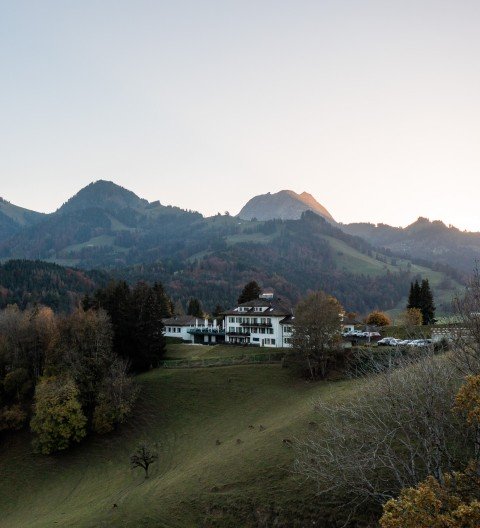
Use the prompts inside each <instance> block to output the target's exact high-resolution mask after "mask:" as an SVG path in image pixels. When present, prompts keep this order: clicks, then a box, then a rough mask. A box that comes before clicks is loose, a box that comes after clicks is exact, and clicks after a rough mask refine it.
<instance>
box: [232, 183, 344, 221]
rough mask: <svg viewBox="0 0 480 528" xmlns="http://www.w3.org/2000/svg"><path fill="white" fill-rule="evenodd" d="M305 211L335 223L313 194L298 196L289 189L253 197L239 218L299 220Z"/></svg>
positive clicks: (304, 193)
mask: <svg viewBox="0 0 480 528" xmlns="http://www.w3.org/2000/svg"><path fill="white" fill-rule="evenodd" d="M305 211H313V212H314V213H317V214H318V215H320V216H322V217H323V218H325V219H327V220H329V221H331V222H334V221H335V220H334V219H333V217H332V215H331V214H330V213H329V212H328V211H327V209H326V208H325V207H324V206H323V205H321V204H320V203H318V202H317V200H316V199H315V198H314V197H313V196H312V195H311V194H309V193H307V192H305V191H304V192H302V194H297V193H296V192H295V191H291V190H289V189H284V190H282V191H279V192H277V193H273V194H272V193H267V194H261V195H258V196H255V197H253V198H252V199H251V200H249V201H248V202H247V203H246V204H245V205H244V206H243V208H242V210H241V211H240V212H239V213H238V217H239V218H242V219H243V220H252V219H253V218H256V219H257V220H263V221H264V220H273V219H276V218H278V219H281V220H298V219H299V218H300V217H301V216H302V213H304V212H305Z"/></svg>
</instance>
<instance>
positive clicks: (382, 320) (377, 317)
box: [365, 310, 392, 326]
mask: <svg viewBox="0 0 480 528" xmlns="http://www.w3.org/2000/svg"><path fill="white" fill-rule="evenodd" d="M365 322H366V323H367V324H368V325H374V326H389V325H391V324H392V321H391V319H390V317H388V315H387V314H386V313H385V312H380V311H378V310H375V311H373V312H371V313H370V314H368V316H367V318H366V320H365Z"/></svg>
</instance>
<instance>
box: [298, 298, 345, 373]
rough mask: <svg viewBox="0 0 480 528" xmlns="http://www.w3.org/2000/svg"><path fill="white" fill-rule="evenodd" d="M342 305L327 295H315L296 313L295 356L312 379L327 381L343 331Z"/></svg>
mask: <svg viewBox="0 0 480 528" xmlns="http://www.w3.org/2000/svg"><path fill="white" fill-rule="evenodd" d="M342 313H343V309H342V306H341V304H340V303H339V302H338V301H337V299H335V298H334V297H332V296H331V295H327V294H326V293H324V292H316V293H312V294H311V295H309V296H308V297H306V298H305V299H304V300H302V301H300V303H299V304H298V305H297V307H296V309H295V325H294V327H293V338H292V353H293V354H294V355H296V356H297V357H299V358H301V360H302V361H303V362H304V363H305V365H306V367H307V369H308V373H309V376H310V378H311V379H316V378H318V377H320V378H324V377H325V376H326V374H327V371H328V368H329V366H330V364H331V362H332V360H333V358H334V355H335V351H336V347H337V346H338V343H339V341H340V336H341V330H342Z"/></svg>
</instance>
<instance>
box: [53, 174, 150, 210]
mask: <svg viewBox="0 0 480 528" xmlns="http://www.w3.org/2000/svg"><path fill="white" fill-rule="evenodd" d="M157 205H160V203H159V202H158V203H157ZM148 206H149V203H148V201H147V200H145V199H143V198H139V197H138V196H137V195H136V194H135V193H134V192H132V191H129V190H128V189H125V188H124V187H121V186H120V185H117V184H115V183H113V182H111V181H105V180H98V181H96V182H93V183H90V184H89V185H87V186H86V187H84V188H83V189H81V190H80V191H79V192H78V193H77V194H76V195H75V196H73V197H72V198H70V199H69V200H68V201H67V202H66V203H64V204H63V205H62V206H61V207H60V209H58V211H57V212H59V213H70V212H73V211H79V210H82V209H92V208H100V209H104V210H106V211H111V212H115V211H118V210H119V209H120V210H121V209H134V210H137V211H142V210H144V209H145V208H146V207H148Z"/></svg>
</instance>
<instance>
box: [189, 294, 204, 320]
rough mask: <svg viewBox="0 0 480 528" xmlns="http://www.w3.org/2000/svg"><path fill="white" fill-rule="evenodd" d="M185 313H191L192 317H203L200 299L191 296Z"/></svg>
mask: <svg viewBox="0 0 480 528" xmlns="http://www.w3.org/2000/svg"><path fill="white" fill-rule="evenodd" d="M187 315H193V316H194V317H203V310H202V305H201V304H200V301H199V300H198V299H195V298H193V297H192V298H191V299H190V301H189V302H188V308H187Z"/></svg>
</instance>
